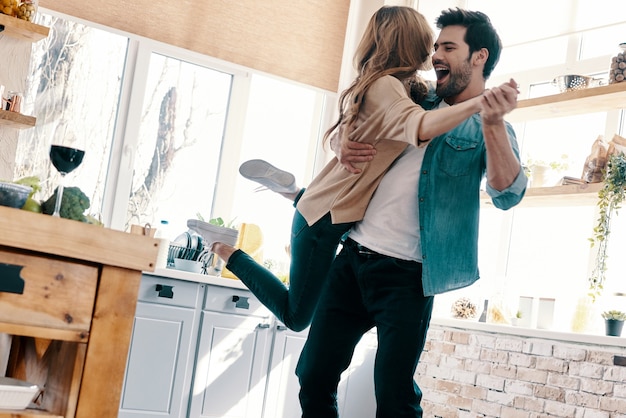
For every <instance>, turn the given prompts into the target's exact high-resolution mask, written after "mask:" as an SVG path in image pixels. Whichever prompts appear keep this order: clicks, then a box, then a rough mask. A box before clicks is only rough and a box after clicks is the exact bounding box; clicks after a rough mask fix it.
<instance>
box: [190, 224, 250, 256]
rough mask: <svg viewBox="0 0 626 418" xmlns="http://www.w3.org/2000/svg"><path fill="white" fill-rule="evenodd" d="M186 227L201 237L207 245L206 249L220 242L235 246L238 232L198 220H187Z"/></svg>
mask: <svg viewBox="0 0 626 418" xmlns="http://www.w3.org/2000/svg"><path fill="white" fill-rule="evenodd" d="M187 227H188V228H189V229H191V230H193V231H195V232H197V233H198V234H200V235H201V236H202V239H204V242H206V243H208V245H207V248H209V249H211V248H213V244H215V243H216V242H221V243H224V244H228V245H230V246H231V247H234V246H235V244H237V238H238V237H239V231H237V230H236V229H232V228H226V227H223V226H217V225H211V224H210V223H208V222H203V221H201V220H198V219H187Z"/></svg>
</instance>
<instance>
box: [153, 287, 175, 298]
mask: <svg viewBox="0 0 626 418" xmlns="http://www.w3.org/2000/svg"><path fill="white" fill-rule="evenodd" d="M173 289H174V286H166V285H164V284H158V285H156V287H155V288H154V290H156V291H157V292H159V294H158V296H159V297H160V298H168V299H173V298H174V290H173Z"/></svg>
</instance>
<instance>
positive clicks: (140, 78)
mask: <svg viewBox="0 0 626 418" xmlns="http://www.w3.org/2000/svg"><path fill="white" fill-rule="evenodd" d="M40 18H41V19H42V20H40V21H39V23H41V24H43V25H46V26H50V27H51V34H50V36H49V37H48V38H47V39H46V40H43V41H40V42H38V43H35V44H34V48H35V51H34V53H33V57H34V58H33V60H32V70H31V74H32V79H31V80H30V81H29V86H30V88H31V90H30V91H29V92H27V93H26V94H25V97H26V98H29V97H32V98H33V100H32V103H29V102H28V101H27V102H26V103H25V105H24V111H25V113H28V114H34V115H37V127H36V128H34V129H25V130H23V131H21V133H20V135H21V137H20V141H19V149H18V151H17V157H16V172H15V177H16V178H17V177H22V176H29V175H39V176H40V177H41V178H42V179H43V180H44V184H43V186H44V189H43V190H42V192H41V193H40V194H39V196H36V197H37V198H40V199H45V198H47V197H48V196H50V195H51V194H52V193H53V191H54V188H55V187H56V185H57V184H58V181H59V178H58V174H57V173H56V171H55V170H54V168H51V164H50V162H49V158H48V152H49V146H50V143H51V140H52V139H53V138H54V136H55V135H65V134H67V135H70V134H74V135H76V136H80V137H82V138H85V139H86V140H87V144H86V151H87V152H86V156H85V159H84V160H83V164H82V165H81V166H80V167H79V168H78V169H76V170H75V172H73V173H70V174H69V175H68V176H67V177H68V178H67V179H66V181H65V184H66V185H67V186H72V185H76V186H79V187H80V188H81V190H83V191H84V192H85V193H86V194H87V195H88V196H89V197H90V199H91V209H90V212H92V213H94V214H102V215H103V221H104V222H105V224H106V225H107V226H109V227H111V228H114V229H120V230H128V229H129V228H130V225H131V224H145V223H150V224H155V223H156V224H158V223H159V221H160V220H168V221H169V223H170V227H169V235H170V236H169V238H171V239H173V238H175V237H176V236H177V235H179V234H180V233H182V232H184V231H185V230H187V227H186V220H187V219H189V218H196V216H197V214H201V215H202V217H204V218H205V219H206V220H208V219H210V218H212V217H218V216H219V217H222V218H224V220H225V221H226V222H229V221H233V222H234V224H239V223H242V222H246V223H255V224H257V225H259V226H260V227H261V230H262V232H263V235H264V241H265V245H264V249H263V250H264V258H265V259H270V260H271V263H272V265H273V266H274V267H277V268H279V269H280V270H282V271H285V270H287V268H286V265H287V263H288V261H289V260H288V256H287V253H286V252H285V248H284V247H285V245H286V244H288V242H289V237H290V227H291V219H292V214H293V207H292V205H291V204H290V202H288V201H286V200H284V198H282V197H281V196H279V195H274V194H273V193H271V192H265V193H255V192H254V189H255V187H256V184H253V183H252V182H250V181H248V180H246V179H244V178H242V177H241V176H240V175H239V173H238V167H239V165H240V164H241V163H242V162H243V161H245V160H247V159H252V158H262V159H266V160H268V161H270V162H271V163H272V164H274V165H276V166H278V167H280V168H283V169H285V170H289V171H291V172H293V173H294V174H295V175H296V177H297V180H298V183H299V184H301V185H302V186H306V185H307V184H308V182H309V181H310V179H311V177H312V174H313V170H314V167H313V164H314V160H315V153H316V152H317V145H318V143H319V142H320V140H321V130H322V129H323V128H321V119H322V115H323V112H324V110H325V109H324V106H323V104H324V103H325V101H326V94H325V93H324V92H322V91H320V90H318V89H315V88H311V87H308V86H304V85H299V84H297V83H294V82H289V81H285V80H282V79H279V78H276V77H270V76H267V75H264V74H259V73H255V72H248V71H247V70H246V69H242V68H240V67H237V66H234V65H233V66H230V65H228V64H227V63H223V62H219V61H217V60H214V59H211V58H210V57H206V56H201V55H200V54H195V53H191V52H189V51H183V50H180V49H177V48H173V47H171V46H168V45H162V44H159V43H156V42H153V41H150V40H145V39H134V38H133V37H132V36H128V37H127V36H123V35H120V34H116V33H113V32H109V31H107V30H105V29H97V28H94V27H90V26H88V25H86V24H82V23H77V22H73V21H71V20H66V19H64V18H61V17H57V16H54V15H53V14H51V15H48V14H42V15H41V16H40ZM28 106H31V108H29V107H28Z"/></svg>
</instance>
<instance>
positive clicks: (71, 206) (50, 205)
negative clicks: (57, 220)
mask: <svg viewBox="0 0 626 418" xmlns="http://www.w3.org/2000/svg"><path fill="white" fill-rule="evenodd" d="M57 191H58V188H57V189H55V190H54V194H53V195H52V196H50V197H49V198H48V200H46V201H45V202H43V203H42V204H41V209H42V211H43V213H45V214H46V215H52V213H53V212H54V205H55V203H56V201H57ZM89 205H90V202H89V198H88V197H87V196H86V195H85V193H83V191H82V190H80V189H79V188H78V187H66V188H64V189H63V198H62V201H61V211H60V215H61V218H65V219H73V220H75V221H80V222H87V217H86V216H85V215H84V213H85V211H86V210H87V209H89Z"/></svg>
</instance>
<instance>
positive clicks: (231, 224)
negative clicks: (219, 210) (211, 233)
mask: <svg viewBox="0 0 626 418" xmlns="http://www.w3.org/2000/svg"><path fill="white" fill-rule="evenodd" d="M196 216H197V217H198V219H199V220H201V221H202V222H208V223H210V224H211V225H215V226H223V227H225V228H231V229H237V227H236V226H235V219H236V218H234V219H232V220H231V221H230V222H228V223H226V222H224V219H222V218H220V217H217V218H211V219H209V220H208V221H206V220H205V219H204V216H202V214H201V213H200V212H198V213H196Z"/></svg>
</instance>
